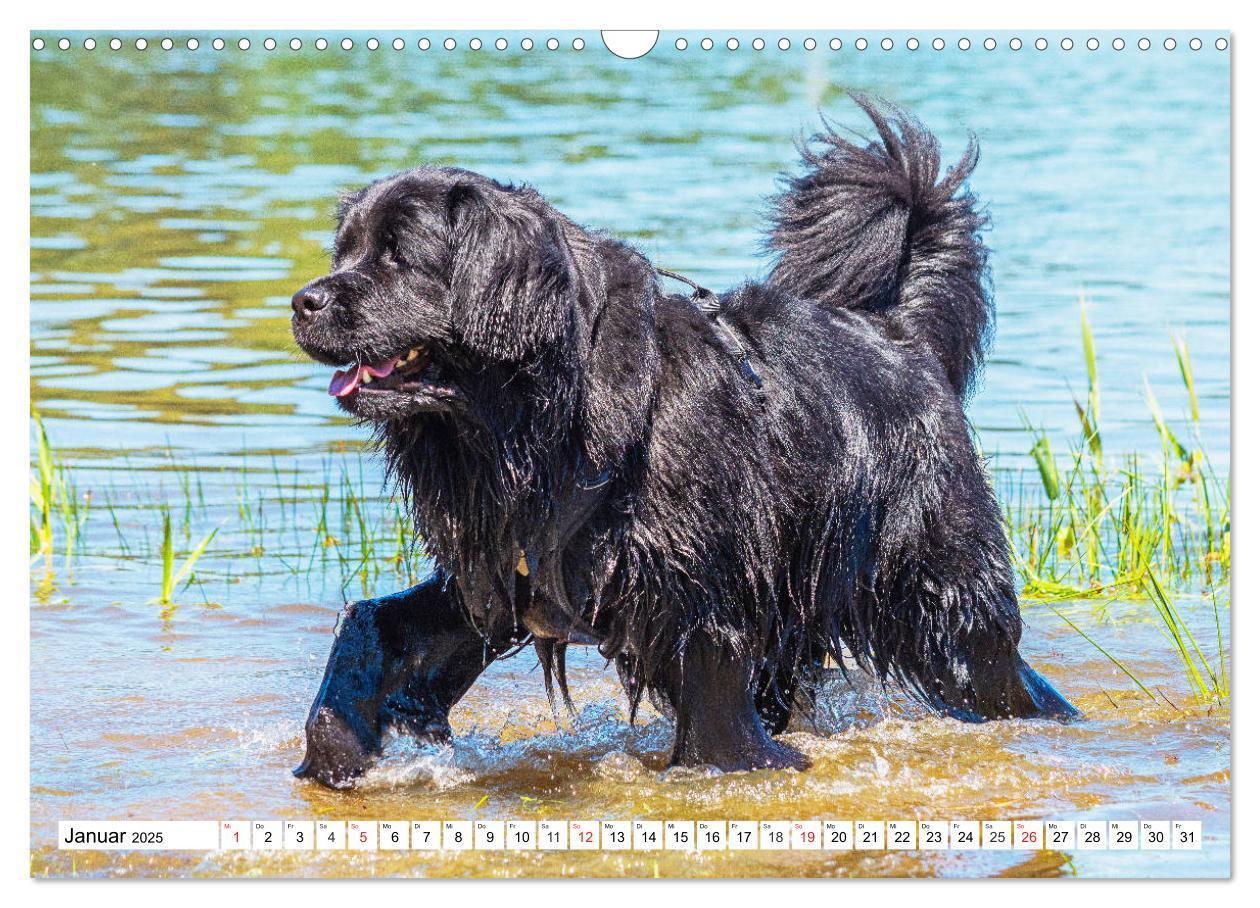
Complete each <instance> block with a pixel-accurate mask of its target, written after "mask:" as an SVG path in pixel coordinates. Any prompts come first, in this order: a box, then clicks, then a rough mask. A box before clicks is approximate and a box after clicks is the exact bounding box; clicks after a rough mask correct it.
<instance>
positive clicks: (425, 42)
mask: <svg viewBox="0 0 1260 908" xmlns="http://www.w3.org/2000/svg"><path fill="white" fill-rule="evenodd" d="M432 46H433V42H432V41H430V40H429V39H428V38H421V39H420V40H419V41H417V42H416V47H418V48H420V49H421V50H428V49H429V48H430V47H432Z"/></svg>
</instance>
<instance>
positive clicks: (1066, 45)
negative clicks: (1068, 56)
mask: <svg viewBox="0 0 1260 908" xmlns="http://www.w3.org/2000/svg"><path fill="white" fill-rule="evenodd" d="M1059 47H1061V48H1063V49H1064V50H1071V49H1072V47H1073V42H1072V39H1071V38H1064V39H1063V40H1062V41H1060V42H1059Z"/></svg>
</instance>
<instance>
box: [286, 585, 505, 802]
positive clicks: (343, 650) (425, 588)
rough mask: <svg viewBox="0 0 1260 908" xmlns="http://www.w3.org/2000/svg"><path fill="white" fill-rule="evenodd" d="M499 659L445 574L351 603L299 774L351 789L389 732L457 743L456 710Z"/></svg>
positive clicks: (327, 670) (309, 723) (310, 725)
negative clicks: (451, 716)
mask: <svg viewBox="0 0 1260 908" xmlns="http://www.w3.org/2000/svg"><path fill="white" fill-rule="evenodd" d="M498 654H499V652H498V651H497V650H496V649H494V648H492V647H491V646H489V645H488V644H487V642H486V641H485V639H483V637H482V636H481V635H480V634H479V633H478V632H477V631H476V630H475V629H474V628H473V627H472V625H471V623H470V622H469V620H468V618H467V616H466V615H465V613H464V610H463V608H462V606H461V605H460V604H459V602H458V600H457V599H456V596H455V594H454V592H453V590H452V589H450V588H449V587H448V585H447V584H446V583H445V580H444V578H443V577H442V576H441V575H440V574H439V575H435V576H434V577H432V578H430V579H429V580H427V581H426V582H424V583H422V584H420V585H419V586H416V587H412V588H411V589H409V590H405V591H403V592H401V593H395V594H393V595H391V596H383V597H381V598H379V599H369V600H367V601H364V602H356V603H353V604H352V605H349V606H347V607H346V610H345V611H344V612H343V615H342V619H341V623H340V626H339V628H338V632H337V639H336V641H335V642H334V643H333V648H332V653H331V654H330V655H329V657H328V665H327V667H326V668H325V670H324V680H323V683H322V684H321V685H320V688H319V693H318V695H317V696H316V697H315V702H314V703H313V704H312V705H311V710H310V714H309V716H308V717H307V720H306V756H305V759H304V760H303V761H302V764H301V765H300V766H298V767H297V769H295V770H294V771H293V772H294V775H297V776H299V777H304V778H311V779H314V780H316V781H318V782H322V783H323V784H325V785H329V786H332V787H344V786H345V785H348V784H349V783H350V782H351V781H352V780H354V779H355V778H356V777H358V776H360V775H362V774H363V772H364V771H365V770H366V769H367V767H368V766H369V765H370V763H371V761H372V759H373V758H374V757H375V756H376V755H377V754H378V753H379V751H380V746H381V735H382V732H383V731H384V729H385V728H386V727H388V726H393V727H395V728H397V729H398V730H400V731H404V732H407V733H409V734H412V735H415V736H416V737H417V738H419V739H421V740H427V741H441V740H446V739H448V738H449V737H450V725H449V724H448V722H447V715H448V713H449V712H450V709H451V707H452V706H453V705H454V704H455V703H456V702H457V701H458V700H459V699H460V697H462V696H463V695H464V694H465V693H466V692H467V690H468V688H469V687H471V686H472V683H473V682H474V681H475V680H476V679H477V676H478V675H480V674H481V672H482V671H483V670H484V669H485V667H486V666H487V665H489V664H490V662H492V661H493V660H494V658H495V657H496V656H497V655H498Z"/></svg>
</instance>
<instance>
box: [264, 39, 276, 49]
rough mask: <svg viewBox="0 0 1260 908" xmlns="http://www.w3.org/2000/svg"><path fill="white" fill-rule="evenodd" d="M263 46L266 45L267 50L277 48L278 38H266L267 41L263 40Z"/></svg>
mask: <svg viewBox="0 0 1260 908" xmlns="http://www.w3.org/2000/svg"><path fill="white" fill-rule="evenodd" d="M263 47H264V48H265V49H266V50H275V49H276V39H275V38H268V39H267V40H265V41H264V42H263Z"/></svg>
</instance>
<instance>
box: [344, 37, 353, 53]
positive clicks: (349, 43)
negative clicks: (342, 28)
mask: <svg viewBox="0 0 1260 908" xmlns="http://www.w3.org/2000/svg"><path fill="white" fill-rule="evenodd" d="M353 48H354V42H353V41H351V40H350V39H349V38H342V39H341V49H342V50H352V49H353Z"/></svg>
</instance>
